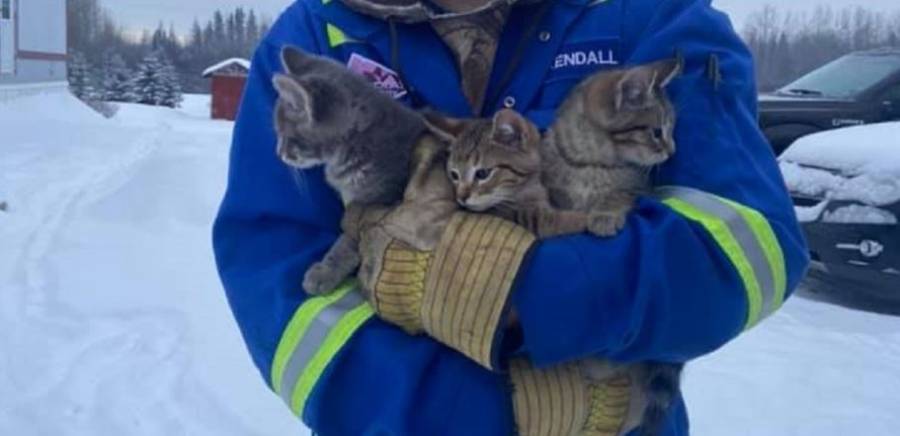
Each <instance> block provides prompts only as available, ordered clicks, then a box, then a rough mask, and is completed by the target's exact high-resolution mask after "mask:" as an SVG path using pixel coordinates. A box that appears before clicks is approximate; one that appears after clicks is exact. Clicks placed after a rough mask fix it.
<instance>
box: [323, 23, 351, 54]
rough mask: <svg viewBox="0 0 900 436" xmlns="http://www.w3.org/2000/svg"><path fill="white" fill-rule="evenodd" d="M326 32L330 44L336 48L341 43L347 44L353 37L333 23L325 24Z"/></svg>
mask: <svg viewBox="0 0 900 436" xmlns="http://www.w3.org/2000/svg"><path fill="white" fill-rule="evenodd" d="M325 33H327V34H328V46H329V47H331V48H335V47H337V46H339V45H341V44H345V43H348V42H350V41H351V39H350V38H348V37H347V34H345V33H344V31H343V30H341V29H338V28H337V27H336V26H334V25H333V24H331V23H326V24H325Z"/></svg>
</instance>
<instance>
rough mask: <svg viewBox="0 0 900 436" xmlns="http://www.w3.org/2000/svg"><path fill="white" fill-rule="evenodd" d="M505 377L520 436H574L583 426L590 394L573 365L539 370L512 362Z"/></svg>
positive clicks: (529, 365) (577, 369) (575, 365)
mask: <svg viewBox="0 0 900 436" xmlns="http://www.w3.org/2000/svg"><path fill="white" fill-rule="evenodd" d="M509 377H510V381H511V382H512V388H513V411H514V412H515V418H516V426H517V427H518V430H519V435H520V436H574V435H577V434H578V432H579V430H580V429H581V428H582V427H583V426H584V423H585V421H586V419H587V415H588V409H587V408H588V405H589V403H588V400H589V398H590V391H589V389H588V385H587V384H585V383H584V381H583V378H582V376H581V370H580V369H579V368H578V365H577V364H568V365H559V366H554V367H551V368H548V369H543V370H539V369H536V368H534V367H533V366H532V365H531V364H530V363H528V361H527V360H524V359H514V360H512V361H510V363H509Z"/></svg>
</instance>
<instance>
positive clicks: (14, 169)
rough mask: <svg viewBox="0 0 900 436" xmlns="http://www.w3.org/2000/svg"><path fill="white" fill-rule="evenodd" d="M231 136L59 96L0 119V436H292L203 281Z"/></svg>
mask: <svg viewBox="0 0 900 436" xmlns="http://www.w3.org/2000/svg"><path fill="white" fill-rule="evenodd" d="M230 130H231V124H230V123H226V122H213V121H209V120H206V119H201V118H198V117H196V116H192V115H190V114H189V113H184V112H180V111H175V110H171V109H163V108H152V107H146V106H139V105H122V110H121V111H120V112H119V114H118V115H117V116H116V117H115V118H113V119H111V120H106V119H104V118H102V117H100V116H99V115H96V114H95V113H94V112H93V111H91V110H90V109H87V108H85V107H84V105H82V104H81V103H80V102H78V101H77V100H75V99H74V98H72V97H69V96H67V95H59V96H41V97H34V98H23V99H17V100H16V101H15V104H14V105H13V104H9V105H0V132H2V139H0V141H2V143H0V191H2V192H0V197H6V198H5V199H6V200H8V201H9V212H8V213H0V241H2V242H0V246H2V248H0V331H2V332H3V334H2V335H0V353H2V356H3V357H2V358H0V434H2V435H16V436H40V435H66V436H80V435H84V436H105V435H129V436H160V435H224V436H245V435H272V436H275V435H288V434H297V435H302V434H304V433H305V432H304V430H303V429H302V426H301V425H300V423H299V421H298V420H297V419H296V418H294V417H293V416H291V414H290V412H289V411H288V410H287V408H286V407H285V406H284V405H283V404H282V403H281V401H280V400H279V399H278V398H277V397H276V396H275V395H273V394H272V393H271V392H269V390H268V389H267V388H266V387H265V384H264V382H263V380H262V378H261V377H260V375H259V373H258V372H257V370H256V369H255V368H254V367H253V365H252V363H251V362H250V359H249V355H248V353H247V352H246V350H245V348H244V345H243V342H242V341H241V338H240V336H239V333H238V330H237V327H236V325H235V323H234V321H233V319H232V316H231V313H230V311H229V309H228V305H227V303H226V300H225V298H224V295H223V292H222V289H221V285H220V283H219V280H218V277H217V274H216V271H215V266H214V261H213V257H212V253H211V247H210V236H209V234H210V225H211V222H212V219H213V217H214V214H215V211H216V206H217V202H218V200H219V199H220V196H221V194H222V191H223V189H224V181H225V172H226V166H227V153H228V143H229V140H230ZM3 199H4V198H0V200H3Z"/></svg>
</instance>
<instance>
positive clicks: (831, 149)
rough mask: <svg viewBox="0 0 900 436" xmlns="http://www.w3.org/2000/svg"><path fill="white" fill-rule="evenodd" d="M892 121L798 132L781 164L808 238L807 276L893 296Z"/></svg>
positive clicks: (898, 246) (898, 211) (896, 273)
mask: <svg viewBox="0 0 900 436" xmlns="http://www.w3.org/2000/svg"><path fill="white" fill-rule="evenodd" d="M898 138H900V122H890V123H881V124H873V125H869V126H858V127H851V128H847V129H841V130H835V131H830V132H822V133H817V134H813V135H810V136H806V137H803V138H800V139H799V140H797V142H795V143H794V144H793V145H792V146H791V147H790V148H788V150H787V151H785V152H784V154H782V156H781V170H782V173H783V174H784V177H785V181H786V182H787V185H788V188H789V189H790V191H791V195H792V196H793V198H794V201H795V205H796V210H797V214H798V218H799V219H800V221H801V222H802V223H803V226H804V229H805V231H806V235H807V237H808V239H809V245H810V249H811V250H812V257H813V260H814V265H813V268H812V270H811V271H810V277H811V279H812V280H814V281H817V282H819V283H820V284H826V285H827V287H843V288H845V290H851V291H852V292H859V293H862V294H865V295H866V296H868V297H872V298H876V299H885V298H888V299H892V300H898V301H900V225H898V217H900V142H898Z"/></svg>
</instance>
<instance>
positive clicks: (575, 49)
mask: <svg viewBox="0 0 900 436" xmlns="http://www.w3.org/2000/svg"><path fill="white" fill-rule="evenodd" d="M619 57H620V54H619V40H618V39H601V40H595V41H586V42H579V43H575V44H567V45H564V46H563V47H562V49H560V51H559V53H558V54H557V55H556V57H555V58H554V59H553V64H552V65H551V66H550V77H549V79H551V80H552V79H564V78H571V77H580V76H586V75H588V74H590V73H593V72H595V71H597V70H599V69H601V68H611V67H616V66H618V65H620V64H621V59H620V58H619Z"/></svg>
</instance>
